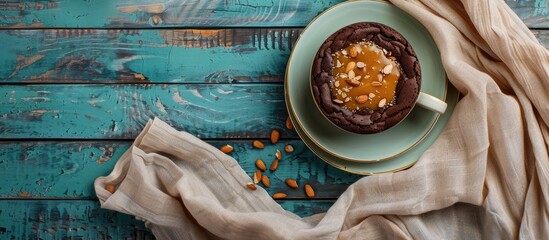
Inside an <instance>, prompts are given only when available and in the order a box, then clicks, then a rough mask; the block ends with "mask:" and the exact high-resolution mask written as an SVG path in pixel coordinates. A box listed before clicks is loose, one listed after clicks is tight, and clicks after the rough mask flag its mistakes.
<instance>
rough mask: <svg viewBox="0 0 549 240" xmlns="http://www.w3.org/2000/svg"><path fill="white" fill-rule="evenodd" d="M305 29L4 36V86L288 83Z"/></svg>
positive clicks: (0, 56)
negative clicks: (294, 49)
mask: <svg viewBox="0 0 549 240" xmlns="http://www.w3.org/2000/svg"><path fill="white" fill-rule="evenodd" d="M300 32H301V29H295V28H289V29H277V28H268V29H261V28H260V29H257V28H239V29H210V30H198V29H185V30H172V29H170V30H97V29H45V30H4V31H0V39H2V41H5V42H9V43H11V44H7V45H5V46H4V47H2V48H0V65H1V66H2V68H0V83H7V82H31V83H33V82H34V83H36V82H57V83H61V82H66V83H79V82H81V83H82V82H83V83H86V82H93V83H99V82H102V83H109V82H117V83H144V82H154V83H183V82H184V83H191V82H193V83H239V82H282V81H283V80H284V71H285V68H286V63H287V61H288V58H289V56H290V51H291V48H292V47H293V44H294V42H295V41H296V40H297V38H298V36H299V34H300Z"/></svg>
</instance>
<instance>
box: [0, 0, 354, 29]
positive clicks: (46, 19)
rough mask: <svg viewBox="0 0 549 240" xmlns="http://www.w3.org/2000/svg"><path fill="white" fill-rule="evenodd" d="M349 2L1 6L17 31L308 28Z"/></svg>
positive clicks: (1, 21)
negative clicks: (320, 15) (322, 15)
mask: <svg viewBox="0 0 549 240" xmlns="http://www.w3.org/2000/svg"><path fill="white" fill-rule="evenodd" d="M342 1H343V0H329V1H300V0H285V1H263V0H228V1H227V0H209V1H200V0H188V1H152V0H140V1H133V0H123V1H109V0H94V1H70V0H60V1H55V2H51V1H25V0H10V1H2V2H0V13H1V14H2V15H0V16H2V17H1V18H0V26H3V27H11V28H38V27H60V28H104V27H108V28H147V27H210V26H218V27H235V26H247V27H248V26H249V27H252V26H253V27H260V26H287V27H290V26H305V25H306V24H307V23H308V22H309V21H310V20H311V19H312V18H314V17H315V16H316V15H317V14H318V13H319V12H322V11H324V10H325V9H327V8H328V7H330V6H332V5H335V4H336V3H339V2H342Z"/></svg>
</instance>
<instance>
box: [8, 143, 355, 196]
mask: <svg viewBox="0 0 549 240" xmlns="http://www.w3.org/2000/svg"><path fill="white" fill-rule="evenodd" d="M208 142H209V143H210V144H212V145H214V146H216V147H220V146H222V145H225V144H230V145H231V146H233V147H234V149H235V150H234V152H232V153H230V155H231V156H232V157H234V158H235V159H237V160H238V162H239V163H240V165H241V166H242V168H243V169H244V170H245V171H246V172H247V173H249V175H250V176H252V174H253V173H254V172H255V170H256V167H255V165H254V162H255V160H256V159H263V160H264V161H265V163H266V164H268V165H269V164H270V163H271V162H272V161H273V160H274V159H275V156H274V153H275V151H276V149H279V150H281V152H282V153H283V158H282V160H281V161H280V164H279V167H278V170H276V171H275V172H271V171H267V172H266V175H267V176H269V177H270V180H271V187H270V188H265V189H266V190H267V191H268V192H269V193H270V194H273V193H275V192H285V193H287V194H288V198H289V199H295V198H306V196H305V194H304V192H303V189H297V190H294V189H291V188H289V187H288V186H286V184H285V183H284V180H285V179H286V178H293V179H296V180H297V181H298V183H299V184H300V185H301V186H303V185H304V184H305V183H307V182H309V183H311V184H312V185H313V186H314V187H315V188H316V192H317V193H316V195H317V198H338V197H339V196H340V195H341V193H342V192H343V191H345V189H347V187H348V185H349V184H351V183H353V182H355V181H356V180H358V179H360V178H361V176H359V175H353V174H349V173H346V172H343V171H340V170H338V169H336V168H333V167H332V166H330V165H328V164H326V163H324V162H323V161H322V160H321V159H319V158H318V157H316V156H315V155H314V154H313V153H312V152H311V151H309V150H308V149H307V147H306V146H305V145H304V144H303V142H301V141H300V140H283V141H280V142H279V143H277V144H276V145H273V144H271V143H269V142H267V141H265V145H266V146H265V149H261V150H260V149H254V148H253V147H252V146H251V140H250V141H245V140H233V141H230V140H228V141H225V140H218V141H208ZM130 144H131V142H130V141H108V142H101V141H98V142H97V141H93V142H90V141H84V142H82V141H79V142H59V141H52V142H50V141H48V142H0V176H2V178H3V179H4V180H3V181H4V183H3V184H1V185H0V198H4V199H6V198H30V199H32V198H34V199H39V198H63V199H69V198H71V199H82V198H85V199H88V198H95V191H94V189H93V181H94V180H95V178H97V177H99V176H105V175H107V174H109V173H110V171H111V170H112V168H113V167H114V164H115V163H116V161H117V159H118V158H119V157H120V156H121V155H122V153H124V152H125V151H126V150H127V149H128V148H129V146H130ZM286 144H291V145H292V146H293V147H294V149H295V151H294V152H292V153H286V152H284V150H283V149H284V146H285V145H286Z"/></svg>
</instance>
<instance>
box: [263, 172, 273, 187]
mask: <svg viewBox="0 0 549 240" xmlns="http://www.w3.org/2000/svg"><path fill="white" fill-rule="evenodd" d="M261 183H263V186H265V187H271V181H270V180H269V177H267V175H263V176H261Z"/></svg>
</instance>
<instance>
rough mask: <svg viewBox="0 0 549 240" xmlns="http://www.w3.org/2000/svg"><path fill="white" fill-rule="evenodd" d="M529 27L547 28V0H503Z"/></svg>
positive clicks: (548, 2) (548, 9) (548, 21)
mask: <svg viewBox="0 0 549 240" xmlns="http://www.w3.org/2000/svg"><path fill="white" fill-rule="evenodd" d="M505 2H506V3H507V4H508V5H509V7H511V8H512V9H513V11H514V12H515V13H516V14H517V15H518V16H519V17H520V19H521V20H522V21H523V22H524V23H525V24H526V25H527V26H528V27H530V28H549V0H505Z"/></svg>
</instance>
